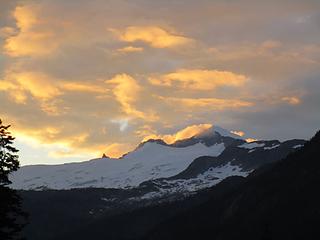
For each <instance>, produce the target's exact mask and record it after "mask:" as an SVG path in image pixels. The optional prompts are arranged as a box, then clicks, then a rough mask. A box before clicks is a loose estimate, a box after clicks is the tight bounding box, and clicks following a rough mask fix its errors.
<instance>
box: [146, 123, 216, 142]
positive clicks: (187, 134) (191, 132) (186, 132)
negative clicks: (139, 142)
mask: <svg viewBox="0 0 320 240" xmlns="http://www.w3.org/2000/svg"><path fill="white" fill-rule="evenodd" d="M211 127H212V124H199V125H191V126H188V127H186V128H184V129H182V130H180V131H178V132H177V133H175V134H167V135H156V134H152V135H149V136H146V137H145V138H144V139H143V141H147V140H149V139H162V140H163V141H165V142H166V143H168V144H172V143H174V142H176V141H178V140H182V139H187V138H191V137H193V136H195V135H197V134H200V133H202V132H204V131H206V130H208V129H210V128H211Z"/></svg>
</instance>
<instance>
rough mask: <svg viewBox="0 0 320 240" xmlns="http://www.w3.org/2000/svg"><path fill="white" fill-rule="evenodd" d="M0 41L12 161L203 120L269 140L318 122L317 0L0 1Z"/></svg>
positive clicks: (188, 128) (1, 100)
mask: <svg viewBox="0 0 320 240" xmlns="http://www.w3.org/2000/svg"><path fill="white" fill-rule="evenodd" d="M0 46H1V48H0V118H1V119H2V120H3V121H4V123H5V124H11V125H12V128H11V131H12V132H13V133H14V135H15V136H16V138H17V139H16V146H17V147H18V148H19V149H20V150H21V152H20V156H21V157H20V161H21V163H22V165H25V164H36V163H46V164H56V163H64V162H72V161H83V160H88V159H90V158H94V157H99V156H101V154H102V153H106V154H107V155H109V156H112V157H117V156H120V155H121V154H123V153H125V152H127V151H130V150H132V149H133V148H135V146H136V145H137V144H139V142H141V141H142V140H143V139H148V138H151V137H158V138H164V139H165V140H166V141H167V142H172V141H174V140H176V139H179V138H183V137H187V136H190V135H192V134H193V133H194V132H197V131H201V130H203V129H205V128H207V127H209V126H211V124H213V125H218V126H221V127H223V128H226V129H229V130H233V131H237V132H243V134H244V137H245V138H256V139H280V140H284V139H289V138H309V137H311V136H312V135H313V134H314V133H315V131H316V130H317V129H318V128H319V126H320V125H319V123H320V1H319V0H299V1H295V0H270V1H262V0H261V1H257V0H161V1H159V0H108V1H106V0H90V1H88V0H68V1H67V0H24V1H16V0H0ZM179 131H180V132H179Z"/></svg>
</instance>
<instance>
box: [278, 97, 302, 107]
mask: <svg viewBox="0 0 320 240" xmlns="http://www.w3.org/2000/svg"><path fill="white" fill-rule="evenodd" d="M281 100H282V101H284V102H286V103H288V104H290V105H298V104H300V103H301V100H300V98H298V97H283V98H281Z"/></svg>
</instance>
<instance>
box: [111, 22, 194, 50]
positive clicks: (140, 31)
mask: <svg viewBox="0 0 320 240" xmlns="http://www.w3.org/2000/svg"><path fill="white" fill-rule="evenodd" d="M109 30H110V31H111V32H113V33H114V34H115V35H116V36H118V38H119V39H120V40H121V41H124V42H136V41H142V42H146V43H148V44H150V46H152V47H154V48H171V47H176V46H181V45H185V44H188V43H190V42H191V41H192V40H191V39H189V38H186V37H183V36H179V35H177V34H175V33H171V32H169V31H166V30H164V29H162V28H160V27H156V26H131V27H127V28H126V29H125V30H123V31H121V30H116V29H109Z"/></svg>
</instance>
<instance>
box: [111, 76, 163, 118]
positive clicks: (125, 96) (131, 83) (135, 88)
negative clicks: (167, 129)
mask: <svg viewBox="0 0 320 240" xmlns="http://www.w3.org/2000/svg"><path fill="white" fill-rule="evenodd" d="M105 82H106V83H107V84H110V85H113V88H112V91H113V94H114V95H115V97H116V99H117V101H118V102H119V103H120V104H121V106H122V111H123V112H124V113H126V114H127V115H129V117H134V118H142V119H145V120H147V121H155V120H156V119H157V116H155V115H154V114H151V115H150V114H145V113H144V112H142V111H139V110H137V109H136V108H135V106H134V103H135V102H136V101H137V99H138V98H139V94H140V92H141V91H142V88H141V87H140V85H139V84H138V82H137V81H136V80H135V79H134V78H132V77H131V76H129V75H127V74H118V75H116V76H115V77H113V78H112V79H110V80H107V81H105Z"/></svg>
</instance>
